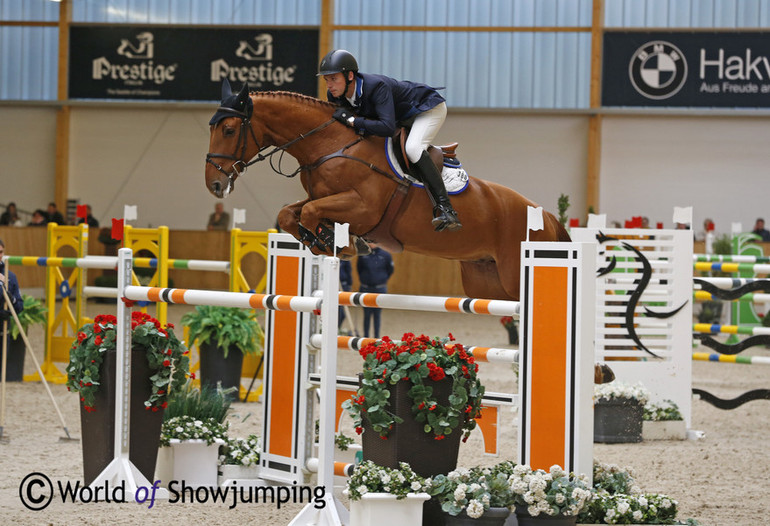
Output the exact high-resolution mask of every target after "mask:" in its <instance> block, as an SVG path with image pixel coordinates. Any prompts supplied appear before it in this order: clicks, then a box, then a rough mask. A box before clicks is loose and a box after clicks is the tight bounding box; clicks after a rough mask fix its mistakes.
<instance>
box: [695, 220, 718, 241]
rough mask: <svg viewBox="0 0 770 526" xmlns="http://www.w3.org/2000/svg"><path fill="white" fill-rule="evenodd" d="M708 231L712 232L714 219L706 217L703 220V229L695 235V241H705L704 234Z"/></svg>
mask: <svg viewBox="0 0 770 526" xmlns="http://www.w3.org/2000/svg"><path fill="white" fill-rule="evenodd" d="M709 232H714V221H712V220H711V218H709V217H707V218H706V219H704V220H703V231H702V232H699V233H698V235H697V236H696V238H695V240H696V241H706V236H707V235H708V233H709Z"/></svg>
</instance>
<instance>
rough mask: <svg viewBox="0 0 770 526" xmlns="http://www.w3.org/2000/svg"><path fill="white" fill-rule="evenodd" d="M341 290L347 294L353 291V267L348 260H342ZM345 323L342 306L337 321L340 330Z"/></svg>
mask: <svg viewBox="0 0 770 526" xmlns="http://www.w3.org/2000/svg"><path fill="white" fill-rule="evenodd" d="M340 288H341V289H342V290H343V291H345V292H350V291H351V290H353V265H351V264H350V260H348V259H341V260H340ZM343 321H345V307H343V306H342V305H340V307H339V314H338V319H337V328H338V329H339V328H340V327H342V322H343ZM350 336H352V334H351V335H350Z"/></svg>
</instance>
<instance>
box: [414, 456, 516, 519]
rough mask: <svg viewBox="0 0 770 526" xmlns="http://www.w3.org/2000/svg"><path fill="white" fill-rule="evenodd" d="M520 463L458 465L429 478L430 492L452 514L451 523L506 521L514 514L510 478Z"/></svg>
mask: <svg viewBox="0 0 770 526" xmlns="http://www.w3.org/2000/svg"><path fill="white" fill-rule="evenodd" d="M515 466H516V464H515V463H514V462H512V461H505V462H501V463H500V464H497V465H496V466H492V467H473V468H470V469H457V470H454V471H451V472H449V473H448V474H446V475H436V476H435V477H431V478H429V479H428V480H427V481H426V486H427V492H428V494H430V495H431V496H432V497H433V498H435V499H437V500H438V502H439V503H440V504H441V510H442V511H443V512H444V513H446V514H447V515H448V517H446V518H445V524H446V525H447V526H452V525H473V524H477V523H479V519H482V518H483V524H485V525H490V526H492V525H502V524H504V523H505V521H506V519H507V518H508V515H510V511H511V510H510V506H512V505H513V492H512V490H511V485H510V483H509V478H510V476H511V475H513V468H514V467H515Z"/></svg>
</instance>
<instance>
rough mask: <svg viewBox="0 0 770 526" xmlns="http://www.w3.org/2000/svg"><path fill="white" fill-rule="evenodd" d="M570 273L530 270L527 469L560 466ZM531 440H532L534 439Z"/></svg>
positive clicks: (561, 460) (563, 439)
mask: <svg viewBox="0 0 770 526" xmlns="http://www.w3.org/2000/svg"><path fill="white" fill-rule="evenodd" d="M568 271H569V269H567V268H563V267H537V268H534V269H533V276H532V277H533V284H532V297H533V298H536V299H535V300H534V301H533V305H532V349H533V352H532V363H531V371H532V387H531V395H530V400H531V404H532V405H531V408H530V413H529V414H530V433H531V435H530V436H531V437H533V438H532V440H531V441H530V465H531V466H532V468H534V469H545V470H548V468H550V467H551V466H552V465H554V464H558V465H560V466H562V467H563V466H564V447H565V442H564V441H565V438H564V437H565V432H566V430H565V425H566V424H565V412H566V410H567V407H566V404H567V402H566V389H567V386H566V382H565V380H566V376H567V360H566V352H567V351H566V347H567V321H568V320H567V302H568V290H567V286H568V277H569V274H568ZM535 437H536V438H535Z"/></svg>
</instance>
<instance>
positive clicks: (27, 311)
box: [5, 294, 48, 382]
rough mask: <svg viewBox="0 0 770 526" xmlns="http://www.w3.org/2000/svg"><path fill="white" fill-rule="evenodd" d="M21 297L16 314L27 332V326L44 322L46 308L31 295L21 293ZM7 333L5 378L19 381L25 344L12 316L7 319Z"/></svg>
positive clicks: (10, 380)
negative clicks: (21, 308)
mask: <svg viewBox="0 0 770 526" xmlns="http://www.w3.org/2000/svg"><path fill="white" fill-rule="evenodd" d="M21 298H22V300H24V309H23V310H21V311H20V312H17V313H16V315H17V316H18V318H19V323H21V328H22V330H23V331H24V333H25V334H27V333H28V332H29V328H30V327H32V326H33V325H38V324H39V325H45V324H46V322H47V318H46V312H48V309H46V308H45V307H44V306H43V303H42V302H41V301H40V300H38V299H36V298H33V297H32V296H28V295H27V294H22V296H21ZM8 333H9V335H10V338H9V339H8V356H7V358H6V361H7V363H6V367H7V369H6V373H5V379H6V381H8V382H21V381H22V380H23V379H24V354H25V351H26V345H25V344H24V339H23V338H22V337H21V334H20V332H19V326H18V325H16V321H15V320H14V319H13V318H11V319H10V320H8Z"/></svg>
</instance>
